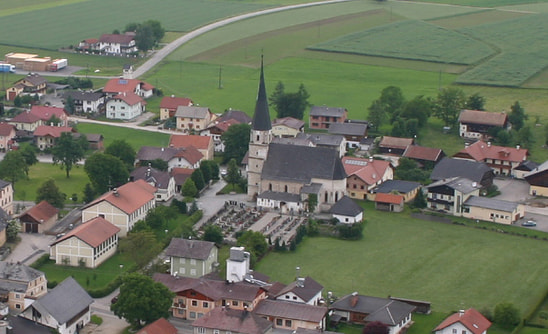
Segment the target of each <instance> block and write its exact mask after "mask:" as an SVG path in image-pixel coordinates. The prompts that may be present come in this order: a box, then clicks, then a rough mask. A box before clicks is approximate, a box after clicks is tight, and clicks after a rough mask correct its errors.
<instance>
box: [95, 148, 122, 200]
mask: <svg viewBox="0 0 548 334" xmlns="http://www.w3.org/2000/svg"><path fill="white" fill-rule="evenodd" d="M84 171H85V172H86V174H87V175H88V177H89V180H90V181H91V185H92V186H93V190H94V191H95V193H98V194H102V193H105V192H107V191H108V190H109V187H118V186H121V185H123V184H125V183H126V182H127V180H128V178H129V173H128V171H127V168H126V166H125V165H124V163H123V162H122V160H120V159H119V158H118V157H114V156H112V155H110V154H104V153H100V152H96V153H94V154H92V155H91V156H90V157H89V158H87V159H86V164H85V165H84Z"/></svg>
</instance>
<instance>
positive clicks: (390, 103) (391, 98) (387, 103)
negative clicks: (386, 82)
mask: <svg viewBox="0 0 548 334" xmlns="http://www.w3.org/2000/svg"><path fill="white" fill-rule="evenodd" d="M379 101H380V103H381V104H382V106H383V108H384V111H385V113H388V114H389V115H391V116H390V120H394V119H395V118H396V117H397V116H398V115H399V114H400V111H401V109H402V107H403V105H404V104H405V98H404V97H403V92H402V90H401V88H400V87H396V86H388V87H386V88H384V89H383V90H382V92H381V97H380V98H379Z"/></svg>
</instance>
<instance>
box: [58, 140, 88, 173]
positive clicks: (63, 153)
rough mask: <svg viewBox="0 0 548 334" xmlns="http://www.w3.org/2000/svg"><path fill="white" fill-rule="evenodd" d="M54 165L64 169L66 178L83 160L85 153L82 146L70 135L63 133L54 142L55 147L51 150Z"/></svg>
mask: <svg viewBox="0 0 548 334" xmlns="http://www.w3.org/2000/svg"><path fill="white" fill-rule="evenodd" d="M51 154H52V158H53V163H54V164H60V165H61V168H64V169H65V172H66V175H67V178H69V177H70V171H71V169H72V167H73V166H74V165H76V163H77V162H78V161H80V160H81V159H82V158H84V154H85V151H84V150H83V149H82V145H81V144H80V143H79V142H78V141H77V140H75V139H74V137H73V136H72V133H70V132H63V133H61V136H60V137H59V138H58V139H57V140H56V141H55V146H53V148H52V149H51Z"/></svg>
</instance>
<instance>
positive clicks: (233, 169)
mask: <svg viewBox="0 0 548 334" xmlns="http://www.w3.org/2000/svg"><path fill="white" fill-rule="evenodd" d="M241 178H242V176H241V175H240V169H239V168H238V164H237V163H236V160H235V159H231V160H230V161H229V162H228V168H227V171H226V176H225V180H226V182H228V183H229V184H231V185H232V189H234V185H235V184H237V183H238V182H239V181H240V179H241Z"/></svg>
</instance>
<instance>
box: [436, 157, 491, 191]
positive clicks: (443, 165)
mask: <svg viewBox="0 0 548 334" xmlns="http://www.w3.org/2000/svg"><path fill="white" fill-rule="evenodd" d="M452 177H464V178H467V179H469V180H471V181H472V182H476V184H478V185H480V187H481V188H487V187H490V186H491V185H492V184H493V179H494V178H495V174H494V173H493V170H492V169H491V168H489V166H487V165H486V164H485V163H483V162H476V161H469V160H462V159H451V158H447V157H445V158H443V159H441V161H440V162H438V163H437V164H436V166H434V169H433V170H432V173H431V174H430V179H431V180H432V181H439V180H443V179H449V178H452Z"/></svg>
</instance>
